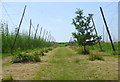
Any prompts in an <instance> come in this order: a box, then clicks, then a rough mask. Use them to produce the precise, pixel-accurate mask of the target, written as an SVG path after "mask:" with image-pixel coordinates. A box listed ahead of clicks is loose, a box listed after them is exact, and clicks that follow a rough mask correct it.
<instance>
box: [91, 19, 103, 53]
mask: <svg viewBox="0 0 120 82" xmlns="http://www.w3.org/2000/svg"><path fill="white" fill-rule="evenodd" d="M92 22H93V26H94V29H95V33H96V35H97V36H98V33H97V30H96V28H95V23H94V20H93V18H92ZM98 43H99V46H100V49H101V51H103V49H102V47H101V44H100V41H99V40H98Z"/></svg>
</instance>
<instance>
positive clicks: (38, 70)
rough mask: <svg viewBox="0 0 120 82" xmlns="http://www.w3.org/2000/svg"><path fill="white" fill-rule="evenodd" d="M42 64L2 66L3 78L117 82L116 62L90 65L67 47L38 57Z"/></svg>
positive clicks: (113, 59)
mask: <svg viewBox="0 0 120 82" xmlns="http://www.w3.org/2000/svg"><path fill="white" fill-rule="evenodd" d="M41 59H42V62H37V63H32V62H31V63H15V64H11V65H7V66H6V65H5V66H3V73H4V76H6V75H12V76H13V78H14V79H15V80H94V79H95V80H117V79H118V59H117V58H115V57H110V56H104V59H105V61H89V60H88V55H79V54H76V52H75V51H73V50H72V49H70V48H68V47H58V48H56V49H54V50H52V51H50V52H48V53H46V55H45V56H42V57H41Z"/></svg>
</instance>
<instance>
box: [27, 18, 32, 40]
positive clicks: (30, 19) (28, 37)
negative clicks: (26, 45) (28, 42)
mask: <svg viewBox="0 0 120 82" xmlns="http://www.w3.org/2000/svg"><path fill="white" fill-rule="evenodd" d="M31 24H32V21H31V19H30V28H29V35H28V38H29V39H30V32H31Z"/></svg>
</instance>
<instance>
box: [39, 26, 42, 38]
mask: <svg viewBox="0 0 120 82" xmlns="http://www.w3.org/2000/svg"><path fill="white" fill-rule="evenodd" d="M41 33H42V27H41V29H40V36H39V39H40V38H41Z"/></svg>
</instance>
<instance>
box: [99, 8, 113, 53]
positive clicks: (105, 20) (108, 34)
mask: <svg viewBox="0 0 120 82" xmlns="http://www.w3.org/2000/svg"><path fill="white" fill-rule="evenodd" d="M100 11H101V14H102V17H103V21H104V23H105V26H106V30H107V32H108V35H109V39H110V42H111V46H112V49H113V51H115V47H114V44H113V41H112V38H111V35H110V32H109V29H108V26H107V22H106V20H105V17H104V14H103V11H102V7H100Z"/></svg>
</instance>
